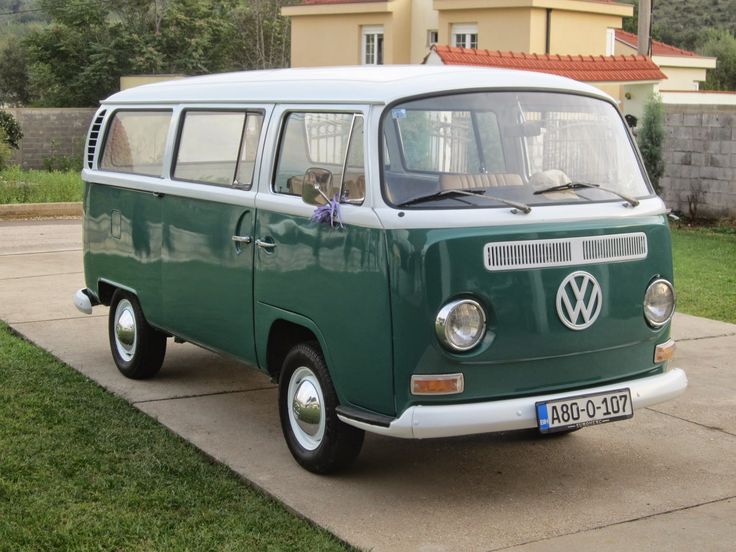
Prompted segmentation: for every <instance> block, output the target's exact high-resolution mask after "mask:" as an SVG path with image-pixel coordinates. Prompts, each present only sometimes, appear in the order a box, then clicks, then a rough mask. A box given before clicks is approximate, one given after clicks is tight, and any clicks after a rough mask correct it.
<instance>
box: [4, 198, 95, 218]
mask: <svg viewBox="0 0 736 552" xmlns="http://www.w3.org/2000/svg"><path fill="white" fill-rule="evenodd" d="M81 216H82V202H81V201H69V202H60V203H9V204H5V205H0V219H26V218H56V217H81Z"/></svg>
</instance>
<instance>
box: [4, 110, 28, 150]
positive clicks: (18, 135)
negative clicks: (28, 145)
mask: <svg viewBox="0 0 736 552" xmlns="http://www.w3.org/2000/svg"><path fill="white" fill-rule="evenodd" d="M0 129H2V131H3V141H4V142H5V143H6V144H8V145H9V146H10V147H11V148H14V149H18V146H19V144H20V141H21V140H22V139H23V132H22V131H21V129H20V125H19V124H18V121H16V120H15V117H13V115H12V114H11V113H8V112H7V111H0Z"/></svg>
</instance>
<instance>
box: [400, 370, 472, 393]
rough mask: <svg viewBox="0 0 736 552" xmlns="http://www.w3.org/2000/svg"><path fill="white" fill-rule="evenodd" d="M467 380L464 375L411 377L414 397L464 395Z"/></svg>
mask: <svg viewBox="0 0 736 552" xmlns="http://www.w3.org/2000/svg"><path fill="white" fill-rule="evenodd" d="M464 388H465V380H464V379H463V375H462V374H440V375H437V374H433V375H429V374H427V375H421V376H412V377H411V394H412V395H454V394H456V393H462V392H463V389H464Z"/></svg>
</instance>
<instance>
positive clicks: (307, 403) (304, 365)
mask: <svg viewBox="0 0 736 552" xmlns="http://www.w3.org/2000/svg"><path fill="white" fill-rule="evenodd" d="M337 405H338V400H337V393H336V392H335V389H334V387H333V386H332V380H331V379H330V375H329V373H328V371H327V365H326V364H325V361H324V359H323V358H322V354H321V352H320V351H319V348H318V346H317V344H316V343H302V344H299V345H297V346H295V347H294V348H293V349H291V351H289V354H288V355H286V359H285V360H284V364H283V366H282V369H281V376H280V378H279V415H280V417H281V429H282V431H283V433H284V437H285V438H286V443H287V445H288V446H289V450H290V451H291V454H292V456H294V458H295V459H296V461H297V462H298V463H299V464H300V465H301V466H302V467H303V468H305V469H307V470H309V471H311V472H314V473H319V474H327V473H332V472H335V471H338V470H340V469H342V468H345V467H347V466H348V465H350V464H351V463H352V462H353V461H354V460H355V458H356V457H357V456H358V453H359V452H360V449H361V447H362V446H363V437H364V432H363V431H362V430H360V429H358V428H355V427H352V426H349V425H347V424H344V423H343V422H341V421H340V420H339V419H338V418H337V413H336V412H335V408H336V407H337Z"/></svg>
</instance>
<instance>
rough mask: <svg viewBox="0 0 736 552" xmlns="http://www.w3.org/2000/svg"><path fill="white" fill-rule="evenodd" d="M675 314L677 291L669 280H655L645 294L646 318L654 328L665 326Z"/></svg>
mask: <svg viewBox="0 0 736 552" xmlns="http://www.w3.org/2000/svg"><path fill="white" fill-rule="evenodd" d="M674 312H675V290H674V289H672V284H670V283H669V282H668V281H667V280H662V279H659V280H654V281H653V282H652V283H651V284H649V287H648V288H647V292H646V293H645V294H644V317H645V318H646V319H647V322H649V325H650V326H652V327H654V328H659V327H661V326H664V325H665V324H666V323H667V322H669V320H670V318H672V315H673V314H674Z"/></svg>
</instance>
